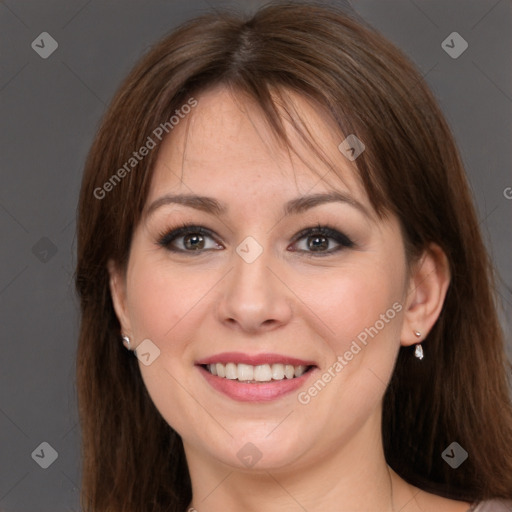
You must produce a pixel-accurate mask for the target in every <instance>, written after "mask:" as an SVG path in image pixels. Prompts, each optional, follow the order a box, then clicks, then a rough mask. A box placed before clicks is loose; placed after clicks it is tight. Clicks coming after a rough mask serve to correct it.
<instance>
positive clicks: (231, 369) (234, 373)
mask: <svg viewBox="0 0 512 512" xmlns="http://www.w3.org/2000/svg"><path fill="white" fill-rule="evenodd" d="M226 379H230V380H235V379H238V370H237V368H236V364H235V363H228V364H227V365H226Z"/></svg>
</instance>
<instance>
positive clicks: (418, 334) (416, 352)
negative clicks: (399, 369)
mask: <svg viewBox="0 0 512 512" xmlns="http://www.w3.org/2000/svg"><path fill="white" fill-rule="evenodd" d="M414 335H415V336H416V338H418V340H419V339H420V338H421V332H420V331H414ZM414 356H415V357H417V358H418V359H420V360H421V359H423V347H422V346H421V343H417V344H416V348H415V349H414Z"/></svg>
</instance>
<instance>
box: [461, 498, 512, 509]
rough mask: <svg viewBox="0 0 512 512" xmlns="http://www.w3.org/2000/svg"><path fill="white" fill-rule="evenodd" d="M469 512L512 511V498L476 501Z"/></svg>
mask: <svg viewBox="0 0 512 512" xmlns="http://www.w3.org/2000/svg"><path fill="white" fill-rule="evenodd" d="M468 512H512V500H500V499H493V500H486V501H481V502H479V503H475V504H474V505H473V506H472V507H471V508H470V509H469V510H468Z"/></svg>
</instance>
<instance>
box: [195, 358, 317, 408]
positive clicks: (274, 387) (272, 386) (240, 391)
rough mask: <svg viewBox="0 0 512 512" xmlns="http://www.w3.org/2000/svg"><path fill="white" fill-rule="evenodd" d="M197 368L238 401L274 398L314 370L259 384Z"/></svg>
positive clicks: (259, 400)
mask: <svg viewBox="0 0 512 512" xmlns="http://www.w3.org/2000/svg"><path fill="white" fill-rule="evenodd" d="M198 368H199V371H200V372H201V374H202V375H203V377H204V378H205V379H206V381H207V382H208V384H210V386H212V388H214V389H216V390H217V391H220V392H221V393H224V394H225V395H227V396H228V397H229V398H232V399H233V400H238V401H240V402H269V401H271V400H276V399H277V398H280V397H282V396H284V395H287V394H288V393H291V392H293V391H296V390H297V389H299V388H300V387H301V386H302V385H303V384H304V383H305V382H306V380H307V379H309V377H310V376H311V374H312V373H313V372H314V371H315V369H314V368H313V369H311V370H309V371H308V372H306V373H304V374H303V375H301V376H300V377H295V378H293V379H286V378H285V379H283V380H275V381H271V382H262V383H261V384H247V383H244V382H239V381H238V380H231V379H226V378H224V377H217V376H216V375H212V374H211V373H210V372H209V371H208V370H205V369H204V368H203V367H202V366H198Z"/></svg>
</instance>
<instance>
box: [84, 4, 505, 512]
mask: <svg viewBox="0 0 512 512" xmlns="http://www.w3.org/2000/svg"><path fill="white" fill-rule="evenodd" d="M219 84H222V85H225V86H226V87H229V88H231V89H232V90H233V91H234V92H235V94H236V93H240V94H242V93H243V94H246V95H249V96H250V97H252V98H253V99H254V100H255V101H256V103H257V104H258V105H259V107H260V108H261V111H262V113H263V114H264V115H265V116H266V118H267V120H268V122H269V126H270V127H271V128H272V130H273V131H274V132H275V135H276V137H277V138H278V139H279V140H283V141H284V142H285V143H286V144H288V142H287V141H286V140H285V135H284V130H283V125H282V122H283V121H282V117H281V115H282V114H281V113H282V110H279V109H278V108H277V107H276V104H275V101H274V99H273V98H275V97H274V96H272V95H271V92H272V91H294V92H296V93H299V94H302V95H303V96H305V97H307V98H309V99H311V101H316V102H318V103H319V104H320V105H322V108H323V109H324V110H325V112H326V113H327V115H329V116H330V117H331V118H332V119H333V120H334V121H335V122H336V123H337V125H338V126H339V130H340V137H341V134H345V135H347V134H350V133H354V134H357V137H358V138H359V139H361V140H362V141H364V144H365V146H366V150H365V151H364V153H362V154H361V156H360V157H359V158H358V159H357V161H356V163H357V170H358V173H359V176H360V178H361V180H362V183H363V184H364V187H365V190H366V192H367V194H368V196H369V198H370V200H371V202H372V204H373V206H374V208H375V209H376V211H377V212H378V213H379V214H380V215H386V214H387V213H392V214H394V215H397V216H398V218H399V220H400V222H401V225H402V229H403V233H404V239H405V243H406V246H407V248H408V253H409V255H410V256H411V258H412V257H413V255H414V254H419V253H420V252H421V251H422V250H423V249H425V248H426V247H427V245H428V244H429V243H431V242H434V243H436V244H438V245H439V246H440V247H441V248H442V249H443V250H444V251H445V253H446V255H447V257H448V261H449V264H450V270H451V275H452V280H451V284H450V286H449V289H448V292H447V296H446V300H445V304H444V308H443V311H442V313H441V315H440V318H439V319H438V321H437V323H436V324H435V326H434V327H433V329H432V330H431V332H430V333H429V335H428V338H427V340H426V343H425V346H426V347H428V357H426V358H425V359H424V360H423V361H421V364H419V362H418V361H417V360H416V359H415V358H414V357H412V356H411V350H410V349H409V348H408V347H402V348H401V349H400V352H399V355H398V360H397V362H396V367H395V370H394V373H393V376H392V379H391V382H390V384H389V387H388V389H387V391H386V394H385V397H384V404H383V421H382V430H383V440H384V449H385V454H386V458H387V461H388V463H389V465H390V466H391V467H392V468H393V469H394V470H395V471H396V472H397V473H398V474H399V475H400V476H401V477H402V478H404V479H405V480H406V481H408V482H410V483H412V484H414V485H416V486H418V487H420V488H422V489H424V490H426V491H430V492H434V493H436V494H439V495H442V496H446V497H450V498H454V499H461V500H466V501H477V500H481V499H487V498H492V497H502V498H510V499H512V455H511V449H510V447H511V446H512V408H511V403H510V397H509V391H508V386H507V371H508V370H509V369H510V363H509V362H508V361H507V359H506V355H505V351H504V340H503V335H502V332H501V330H500V325H499V321H498V318H497V313H496V309H497V300H496V296H495V293H494V291H493V290H494V285H493V271H492V265H491V263H490V260H489V257H488V255H487V252H486V249H485V247H484V244H483V242H482V237H481V234H480V229H479V221H478V218H477V216H476V214H475V210H474V207H473V204H472V199H471V194H470V192H469V189H468V185H467V182H466V177H465V173H464V169H463V165H462V163H461V159H460V157H459V153H458V151H457V148H456V146H455V143H454V140H453V136H452V134H451V132H450V129H449V127H448V126H447V124H446V122H445V120H444V118H443V116H442V113H441V112H440V110H439V107H438V106H437V104H436V101H435V99H434V97H433V95H432V94H431V92H430V91H429V89H428V87H427V86H426V85H425V83H424V82H423V80H422V78H421V76H420V75H419V73H418V72H417V71H416V70H415V67H414V66H413V65H412V64H411V63H410V62H409V60H408V59H407V58H406V57H405V56H404V55H403V54H402V53H401V52H400V51H399V50H398V49H396V48H395V47H394V46H393V45H392V44H391V43H389V42H388V41H387V40H386V39H384V38H383V37H382V36H381V35H380V34H378V33H377V32H376V31H375V30H373V29H372V28H371V27H368V26H366V25H365V23H364V22H363V21H361V20H358V19H356V18H355V17H354V15H352V14H347V13H345V12H342V11H340V10H337V9H335V8H332V7H326V6H321V5H316V4H306V3H286V4H285V3H278V4H271V5H268V6H266V7H264V8H262V9H261V10H260V11H258V12H257V13H256V14H255V15H253V16H252V17H250V18H248V19H246V18H244V17H242V16H237V15H235V14H233V13H228V12H223V13H212V14H208V15H204V16H202V17H199V18H196V19H194V20H191V21H189V22H187V23H185V24H184V25H182V26H181V27H179V28H178V29H177V30H176V31H174V32H173V33H172V34H171V35H169V36H168V37H166V38H165V39H163V40H162V41H160V42H159V43H157V44H156V45H155V46H154V47H153V48H152V49H151V51H149V53H148V54H147V55H146V56H144V57H143V59H142V60H141V61H140V62H139V63H138V64H137V65H136V67H135V68H134V69H133V71H132V72H131V73H130V74H129V76H128V77H127V78H126V80H125V81H124V83H123V84H122V86H121V88H120V89H119V91H118V92H117V95H116V96H115V98H114V100H113V101H112V103H111V105H110V108H109V109H108V111H107V113H106V115H105V116H104V119H103V121H102V123H101V126H100V129H99V131H98V134H97V136H96V138H95V140H94V143H93V145H92V148H91V150H90V153H89V155H88V158H87V162H86V165H85V170H84V176H83V183H82V189H81V193H80V202H79V212H78V262H77V269H76V288H77V291H78V294H79V296H80V301H81V326H80V339H79V345H78V355H77V386H78V402H79V413H80V418H81V426H82V442H83V445H82V460H83V466H82V473H83V476H82V506H83V509H84V510H85V511H89V512H92V511H94V512H120V511H123V512H128V511H133V512H139V511H141V510H147V511H148V512H149V511H152V512H163V511H164V510H165V511H179V512H183V510H184V509H185V508H186V506H187V505H188V503H189V502H190V499H191V483H190V477H189V473H188V469H187V464H186V459H185V455H184V450H183V445H182V441H181V438H180V437H179V436H178V434H177V433H176V432H175V431H174V430H173V429H172V428H171V427H170V426H169V425H168V424H167V423H166V422H165V420H164V419H163V418H162V417H161V415H160V413H159V412H158V410H157V409H156V408H155V406H154V405H153V403H152V401H151V398H150V396H149V395H148V393H147V391H146V389H145V386H144V383H143V381H142V378H141V375H140V371H139V368H138V362H137V359H136V358H135V357H134V356H133V353H132V352H129V351H127V350H126V349H125V348H124V347H123V345H122V343H121V341H120V326H119V322H118V320H117V318H116V315H115V313H114V309H113V306H112V301H111V296H110V292H109V276H108V272H107V262H108V260H109V259H112V260H114V261H115V262H117V264H118V265H120V266H121V267H123V266H124V265H125V264H126V262H127V260H128V257H129V250H130V241H131V236H132V233H133V230H134V227H135V226H136V225H137V223H138V221H139V219H140V216H141V212H142V210H143V208H144V205H145V200H146V195H147V191H148V185H149V183H150V180H151V176H152V170H153V167H154V162H155V159H156V156H157V154H158V147H156V148H155V149H154V150H151V151H149V154H148V155H147V156H146V157H145V158H143V159H140V161H139V160H138V161H137V163H136V165H132V166H130V167H127V166H126V162H128V161H129V159H130V158H131V157H132V154H133V152H134V151H137V150H138V149H139V148H141V147H142V146H143V145H145V144H147V142H148V137H153V139H154V138H155V136H154V130H155V128H156V127H158V126H160V125H161V123H165V122H166V121H168V120H169V118H170V116H171V115H172V114H173V113H174V112H175V111H176V109H180V108H181V107H182V105H184V104H186V103H187V102H189V101H190V99H191V98H198V97H199V94H200V93H201V92H202V91H205V90H206V89H207V88H210V87H212V86H214V85H219ZM280 112H281V113H280ZM168 130H170V128H169V127H168ZM169 132H170V131H169ZM341 140H342V138H340V142H341ZM132 164H133V162H132ZM123 166H124V169H125V171H126V172H124V173H123V172H119V171H118V170H119V169H121V168H123ZM114 174H116V175H117V178H119V179H117V178H116V179H113V175H114ZM107 182H108V183H110V185H107V186H105V184H106V183H107ZM98 191H100V192H98ZM454 441H456V442H457V443H459V444H460V445H461V446H462V447H463V448H464V449H465V450H466V451H467V452H468V454H469V457H468V459H467V460H466V461H465V462H464V463H463V464H462V465H461V466H460V467H459V468H458V469H456V470H455V469H452V468H451V467H450V466H449V465H448V464H446V462H445V461H444V460H443V459H442V457H441V453H442V452H443V450H444V449H445V448H446V447H447V446H448V445H450V444H451V443H452V442H454Z"/></svg>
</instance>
